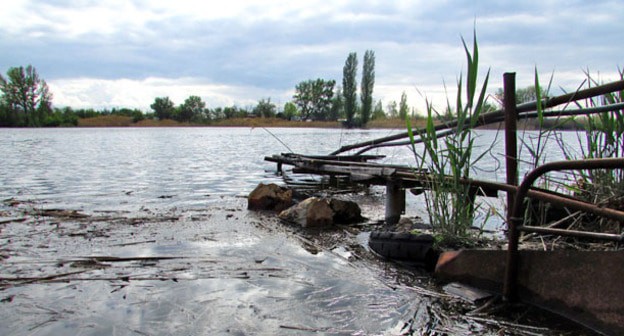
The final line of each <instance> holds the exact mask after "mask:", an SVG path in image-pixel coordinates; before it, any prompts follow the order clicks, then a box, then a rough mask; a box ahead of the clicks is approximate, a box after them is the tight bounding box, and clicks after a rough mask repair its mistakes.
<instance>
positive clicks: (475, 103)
mask: <svg viewBox="0 0 624 336" xmlns="http://www.w3.org/2000/svg"><path fill="white" fill-rule="evenodd" d="M462 43H463V46H464V51H465V54H466V59H467V75H466V76H467V77H466V82H465V88H464V83H463V74H460V77H459V79H458V82H457V97H456V101H455V112H456V113H455V114H456V119H455V120H454V121H450V122H452V123H454V125H452V124H449V126H453V129H454V131H455V132H454V133H452V134H450V135H447V136H445V137H444V138H440V137H439V136H438V132H437V131H436V127H435V121H436V120H444V119H445V118H440V117H441V116H448V115H449V114H452V112H453V106H452V105H451V103H450V101H448V100H447V105H446V107H445V111H444V112H443V113H439V112H438V111H436V109H435V108H434V107H433V105H432V104H431V103H430V102H429V101H428V100H426V105H427V106H426V108H427V122H426V126H425V127H424V129H418V130H415V129H413V128H412V126H411V123H410V121H409V119H406V124H407V130H408V134H409V137H410V140H411V143H412V151H413V153H414V157H415V160H416V162H417V163H418V165H419V168H420V170H421V171H426V172H427V175H426V176H427V179H428V183H429V188H430V191H429V192H427V193H425V201H426V204H427V210H428V211H427V212H428V216H429V222H430V224H431V226H432V229H433V231H434V233H435V234H436V235H437V236H439V237H440V238H441V240H442V242H443V243H456V242H458V241H459V240H463V239H465V238H467V237H469V236H470V229H471V227H472V226H473V222H474V218H475V210H476V209H475V206H474V197H475V195H474V189H473V188H471V186H470V185H468V184H466V183H462V180H466V179H468V178H469V177H470V170H471V166H472V165H474V164H475V163H476V162H477V161H479V160H480V159H481V158H482V157H483V156H484V155H485V154H486V153H487V151H486V152H484V153H483V154H481V155H479V156H478V157H477V158H472V153H473V148H474V141H475V137H474V134H473V129H474V127H475V126H476V125H477V121H478V118H479V116H480V114H481V113H482V111H483V110H484V105H485V104H484V103H485V98H486V89H487V83H488V79H489V76H490V71H489V69H488V71H487V75H486V76H485V80H484V81H483V84H482V85H481V87H480V90H479V91H477V89H479V88H478V85H477V77H478V70H479V49H478V43H477V35H476V31H475V32H474V38H473V47H472V52H471V51H470V50H469V49H468V46H467V45H466V41H465V40H464V39H463V38H462ZM464 94H465V95H466V96H465V98H466V100H465V101H464ZM443 122H449V121H446V120H445V121H443ZM415 135H417V136H419V137H420V139H421V140H422V143H423V146H424V149H423V151H421V152H419V151H417V150H416V146H415Z"/></svg>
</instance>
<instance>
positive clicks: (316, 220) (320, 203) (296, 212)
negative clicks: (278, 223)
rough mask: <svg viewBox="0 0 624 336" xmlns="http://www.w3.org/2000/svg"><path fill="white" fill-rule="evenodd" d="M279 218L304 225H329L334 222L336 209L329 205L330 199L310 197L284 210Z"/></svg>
mask: <svg viewBox="0 0 624 336" xmlns="http://www.w3.org/2000/svg"><path fill="white" fill-rule="evenodd" d="M279 218H281V219H283V220H286V221H289V222H294V223H297V224H299V225H301V226H303V227H319V226H328V225H332V224H333V222H334V221H333V219H334V211H333V210H332V208H331V207H330V206H329V201H328V200H326V199H321V198H318V197H310V198H308V199H306V200H304V201H302V202H300V203H299V204H297V205H295V206H292V207H290V208H288V209H286V210H284V211H282V212H281V213H280V214H279Z"/></svg>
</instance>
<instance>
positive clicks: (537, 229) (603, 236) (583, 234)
mask: <svg viewBox="0 0 624 336" xmlns="http://www.w3.org/2000/svg"><path fill="white" fill-rule="evenodd" d="M516 229H518V231H524V232H534V233H543V234H553V235H560V236H570V237H576V238H592V239H600V240H608V241H614V242H624V236H623V235H618V234H612V233H600V232H587V231H576V230H566V229H556V228H546V227H541V226H519V227H517V228H516Z"/></svg>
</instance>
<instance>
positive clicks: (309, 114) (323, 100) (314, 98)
mask: <svg viewBox="0 0 624 336" xmlns="http://www.w3.org/2000/svg"><path fill="white" fill-rule="evenodd" d="M334 85H336V81H334V80H323V79H320V78H319V79H316V80H307V81H304V82H301V83H299V84H297V87H296V88H295V95H294V97H293V98H294V101H295V104H297V106H298V107H299V110H300V112H301V118H302V119H304V120H307V119H312V120H330V119H332V118H330V117H329V112H330V111H331V105H332V99H333V96H334ZM334 120H335V118H334Z"/></svg>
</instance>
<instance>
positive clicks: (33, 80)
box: [0, 50, 409, 127]
mask: <svg viewBox="0 0 624 336" xmlns="http://www.w3.org/2000/svg"><path fill="white" fill-rule="evenodd" d="M357 66H358V60H357V54H356V53H355V52H352V53H350V54H349V56H348V58H347V60H346V62H345V66H344V69H343V70H344V72H343V80H342V84H343V85H342V87H340V86H338V87H337V86H336V81H335V80H333V79H322V78H317V79H310V80H304V81H302V82H300V83H299V84H297V85H296V86H295V94H294V95H293V99H292V101H289V102H286V103H285V104H284V105H283V107H282V106H277V105H275V104H274V103H273V102H271V98H270V97H268V98H262V99H260V100H259V101H258V103H257V104H256V105H255V106H246V107H240V106H236V105H234V106H225V107H216V108H208V107H206V106H207V104H206V102H205V101H203V100H202V98H201V97H200V96H198V95H191V96H189V97H188V98H187V99H185V100H184V102H183V103H182V104H180V105H177V106H176V104H175V103H174V102H173V101H172V100H171V99H170V98H169V97H166V96H165V97H156V98H154V101H153V102H152V104H151V105H150V108H151V110H150V111H147V112H144V111H141V110H139V109H129V108H112V109H100V110H95V109H93V108H88V109H74V108H72V107H61V108H55V107H53V106H52V94H51V93H50V92H49V89H48V86H47V84H46V82H45V81H44V80H43V79H40V78H39V75H38V74H37V71H36V70H35V68H34V67H32V66H30V65H29V66H27V67H26V68H24V67H17V68H10V69H9V70H8V72H7V77H6V79H5V78H4V77H2V76H0V127H55V126H64V127H67V126H98V127H105V126H148V125H149V126H162V125H169V126H175V125H194V126H201V125H223V124H228V125H231V124H232V123H233V120H237V121H239V122H240V121H242V120H243V119H246V118H266V119H273V118H278V119H283V120H287V121H292V122H296V121H307V122H313V121H332V122H338V121H342V120H344V122H343V123H342V124H343V126H346V127H365V126H372V127H398V126H399V125H400V124H401V123H403V121H402V120H404V118H402V119H400V120H399V119H398V118H399V113H398V110H397V102H390V103H389V104H388V105H387V110H384V108H383V106H384V105H383V103H382V101H381V100H375V99H374V98H373V90H374V85H375V52H374V51H373V50H367V51H366V52H365V53H364V62H363V69H362V82H361V86H360V100H359V104H358V99H357V98H358V92H357V90H358V85H357V79H356V77H357ZM408 110H409V107H408V106H407V96H406V94H405V93H403V95H402V97H401V111H402V113H403V111H408ZM405 114H407V112H405ZM111 116H114V117H115V118H113V117H111ZM116 117H120V118H116ZM227 119H232V120H230V121H229V122H225V121H224V120H227ZM386 119H389V120H388V121H384V122H381V120H386ZM242 124H248V123H247V122H242ZM242 124H241V125H242ZM255 124H266V125H275V124H276V123H275V122H273V121H272V120H267V121H266V122H265V123H263V122H255ZM279 124H280V125H281V124H283V123H281V122H280V123H279ZM285 125H287V126H294V127H299V126H300V124H298V123H293V124H288V123H286V124H285Z"/></svg>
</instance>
